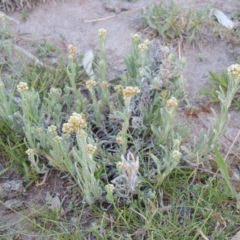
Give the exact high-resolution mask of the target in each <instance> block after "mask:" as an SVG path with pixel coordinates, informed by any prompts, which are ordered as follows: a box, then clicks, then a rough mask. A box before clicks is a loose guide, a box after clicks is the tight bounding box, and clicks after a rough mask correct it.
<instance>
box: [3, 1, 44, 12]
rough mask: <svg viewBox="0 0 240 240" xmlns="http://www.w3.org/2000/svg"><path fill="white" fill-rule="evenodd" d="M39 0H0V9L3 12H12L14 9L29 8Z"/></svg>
mask: <svg viewBox="0 0 240 240" xmlns="http://www.w3.org/2000/svg"><path fill="white" fill-rule="evenodd" d="M40 1H41V2H46V0H40ZM37 2H39V0H38V1H37V0H20V1H19V0H0V9H1V10H2V11H4V12H13V11H15V10H23V9H27V8H28V9H31V8H33V7H34V6H35V5H36V4H37Z"/></svg>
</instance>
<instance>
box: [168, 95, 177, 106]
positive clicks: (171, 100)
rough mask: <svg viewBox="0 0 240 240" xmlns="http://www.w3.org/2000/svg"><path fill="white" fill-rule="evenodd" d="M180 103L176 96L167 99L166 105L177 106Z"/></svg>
mask: <svg viewBox="0 0 240 240" xmlns="http://www.w3.org/2000/svg"><path fill="white" fill-rule="evenodd" d="M177 105H178V101H177V99H176V98H175V97H171V98H170V99H169V100H167V103H166V107H167V108H175V107H177Z"/></svg>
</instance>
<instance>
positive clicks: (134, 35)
mask: <svg viewBox="0 0 240 240" xmlns="http://www.w3.org/2000/svg"><path fill="white" fill-rule="evenodd" d="M132 40H133V42H135V43H138V42H140V40H141V36H140V34H139V33H135V34H133V35H132Z"/></svg>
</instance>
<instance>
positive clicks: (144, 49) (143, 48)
mask: <svg viewBox="0 0 240 240" xmlns="http://www.w3.org/2000/svg"><path fill="white" fill-rule="evenodd" d="M138 49H139V50H140V51H141V52H145V51H146V50H147V49H148V46H147V45H146V44H145V43H141V44H139V45H138Z"/></svg>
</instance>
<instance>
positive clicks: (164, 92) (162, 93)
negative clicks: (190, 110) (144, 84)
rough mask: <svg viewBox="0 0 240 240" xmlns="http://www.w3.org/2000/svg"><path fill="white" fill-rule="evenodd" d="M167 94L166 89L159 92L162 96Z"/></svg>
mask: <svg viewBox="0 0 240 240" xmlns="http://www.w3.org/2000/svg"><path fill="white" fill-rule="evenodd" d="M167 95H168V91H166V90H163V91H161V92H160V96H161V97H162V98H166V97H167Z"/></svg>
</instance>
